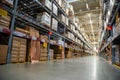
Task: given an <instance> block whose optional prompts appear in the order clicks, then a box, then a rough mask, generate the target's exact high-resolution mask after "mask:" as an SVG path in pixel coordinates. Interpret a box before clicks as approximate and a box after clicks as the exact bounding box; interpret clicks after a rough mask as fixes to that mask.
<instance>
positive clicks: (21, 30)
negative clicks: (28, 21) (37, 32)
mask: <svg viewBox="0 0 120 80" xmlns="http://www.w3.org/2000/svg"><path fill="white" fill-rule="evenodd" d="M15 30H16V31H18V32H22V33H25V34H29V31H27V30H24V29H21V28H18V27H16V29H15Z"/></svg>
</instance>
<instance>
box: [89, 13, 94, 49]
mask: <svg viewBox="0 0 120 80" xmlns="http://www.w3.org/2000/svg"><path fill="white" fill-rule="evenodd" d="M88 16H89V19H90V25H91V29H92V35H93V39H94V47H95V34H94V30H93V25H92V20H91V14H88Z"/></svg>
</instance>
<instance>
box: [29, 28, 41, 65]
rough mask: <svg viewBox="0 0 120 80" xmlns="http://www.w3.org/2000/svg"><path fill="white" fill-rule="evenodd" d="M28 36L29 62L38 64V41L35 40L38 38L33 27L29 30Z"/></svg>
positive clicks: (36, 31)
mask: <svg viewBox="0 0 120 80" xmlns="http://www.w3.org/2000/svg"><path fill="white" fill-rule="evenodd" d="M29 31H30V36H32V40H31V42H30V52H29V56H30V60H31V63H38V62H39V58H40V41H39V40H37V38H40V35H39V31H38V30H36V29H35V28H33V27H30V28H29Z"/></svg>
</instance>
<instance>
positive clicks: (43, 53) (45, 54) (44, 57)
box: [40, 44, 48, 61]
mask: <svg viewBox="0 0 120 80" xmlns="http://www.w3.org/2000/svg"><path fill="white" fill-rule="evenodd" d="M40 49H41V50H40V61H45V60H47V58H48V49H47V47H45V46H44V45H43V44H41V45H40Z"/></svg>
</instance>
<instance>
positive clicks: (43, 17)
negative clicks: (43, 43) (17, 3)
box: [36, 12, 51, 28]
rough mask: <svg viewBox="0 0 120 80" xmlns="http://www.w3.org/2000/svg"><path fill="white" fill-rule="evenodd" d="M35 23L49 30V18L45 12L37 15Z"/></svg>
mask: <svg viewBox="0 0 120 80" xmlns="http://www.w3.org/2000/svg"><path fill="white" fill-rule="evenodd" d="M36 21H37V22H38V23H39V24H42V25H44V26H45V27H48V28H50V25H51V16H50V15H49V14H48V13H47V12H42V13H38V14H37V19H36Z"/></svg>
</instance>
